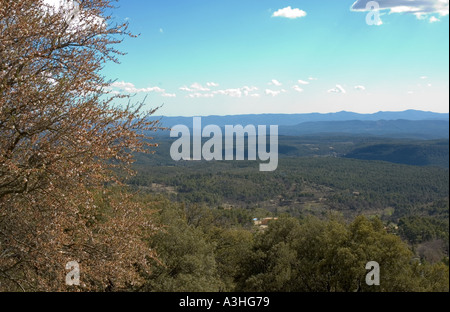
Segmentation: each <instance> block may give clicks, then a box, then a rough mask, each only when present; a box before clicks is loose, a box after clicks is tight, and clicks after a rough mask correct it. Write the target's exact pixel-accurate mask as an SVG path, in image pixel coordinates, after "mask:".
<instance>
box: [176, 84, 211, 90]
mask: <svg viewBox="0 0 450 312" xmlns="http://www.w3.org/2000/svg"><path fill="white" fill-rule="evenodd" d="M179 89H180V90H181V91H186V92H198V91H210V89H209V88H206V87H204V86H202V85H201V84H200V83H198V82H194V83H193V84H191V85H190V87H187V86H182V87H180V88H179Z"/></svg>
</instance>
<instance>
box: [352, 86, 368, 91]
mask: <svg viewBox="0 0 450 312" xmlns="http://www.w3.org/2000/svg"><path fill="white" fill-rule="evenodd" d="M354 89H355V90H357V91H364V90H366V87H364V86H354Z"/></svg>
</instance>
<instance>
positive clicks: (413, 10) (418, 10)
mask: <svg viewBox="0 0 450 312" xmlns="http://www.w3.org/2000/svg"><path fill="white" fill-rule="evenodd" d="M369 1H370V0H356V1H355V2H354V3H353V5H352V7H351V9H352V10H353V11H368V10H370V6H368V7H366V6H367V3H368V2H369ZM377 3H378V4H379V6H380V10H388V11H389V14H394V13H402V14H414V15H415V16H416V17H417V18H418V19H425V17H426V16H427V15H429V14H439V15H440V16H446V15H448V14H449V0H378V1H377ZM437 21H438V19H437V18H436V17H435V18H434V19H433V21H431V20H430V22H437Z"/></svg>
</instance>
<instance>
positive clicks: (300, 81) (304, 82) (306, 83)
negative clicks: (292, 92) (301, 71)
mask: <svg viewBox="0 0 450 312" xmlns="http://www.w3.org/2000/svg"><path fill="white" fill-rule="evenodd" d="M298 83H299V84H301V85H309V84H310V82H309V81H304V80H299V81H298Z"/></svg>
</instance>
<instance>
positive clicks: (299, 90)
mask: <svg viewBox="0 0 450 312" xmlns="http://www.w3.org/2000/svg"><path fill="white" fill-rule="evenodd" d="M292 89H294V90H295V91H297V92H300V93H301V92H303V91H304V90H303V89H302V88H300V87H299V86H297V85H295V86H293V87H292Z"/></svg>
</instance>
